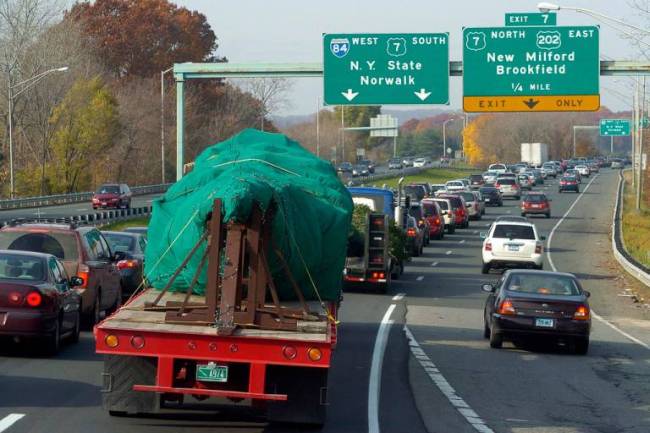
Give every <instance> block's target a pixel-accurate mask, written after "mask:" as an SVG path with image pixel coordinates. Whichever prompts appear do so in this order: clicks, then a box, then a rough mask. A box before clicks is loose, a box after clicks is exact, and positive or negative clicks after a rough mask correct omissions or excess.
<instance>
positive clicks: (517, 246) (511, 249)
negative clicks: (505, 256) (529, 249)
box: [508, 245, 519, 251]
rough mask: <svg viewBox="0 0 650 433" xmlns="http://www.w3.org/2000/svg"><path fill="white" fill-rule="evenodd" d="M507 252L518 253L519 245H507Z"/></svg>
mask: <svg viewBox="0 0 650 433" xmlns="http://www.w3.org/2000/svg"><path fill="white" fill-rule="evenodd" d="M508 251H519V245H508Z"/></svg>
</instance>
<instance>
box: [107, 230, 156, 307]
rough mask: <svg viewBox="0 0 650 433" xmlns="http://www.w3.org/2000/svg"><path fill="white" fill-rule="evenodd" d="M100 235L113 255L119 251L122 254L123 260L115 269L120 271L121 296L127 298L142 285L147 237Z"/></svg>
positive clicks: (123, 233) (116, 234) (123, 234)
mask: <svg viewBox="0 0 650 433" xmlns="http://www.w3.org/2000/svg"><path fill="white" fill-rule="evenodd" d="M102 234H103V235H104V238H106V241H107V242H108V244H109V245H110V247H111V251H112V252H113V253H115V252H116V251H120V252H122V253H123V254H124V258H123V259H122V260H120V261H119V262H117V269H119V271H120V277H121V284H122V296H124V297H129V296H131V295H132V294H133V292H134V291H135V290H136V289H137V288H138V287H139V286H140V284H141V283H142V274H143V268H144V250H145V248H146V247H147V237H146V236H144V235H142V234H139V233H127V232H109V231H102Z"/></svg>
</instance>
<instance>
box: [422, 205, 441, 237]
mask: <svg viewBox="0 0 650 433" xmlns="http://www.w3.org/2000/svg"><path fill="white" fill-rule="evenodd" d="M421 203H422V207H423V208H424V217H425V218H426V219H427V221H428V222H429V238H430V239H438V240H440V239H442V238H443V237H444V236H445V219H444V217H443V215H442V210H441V209H440V206H439V205H438V203H436V202H435V201H434V200H433V199H424V200H422V202H421Z"/></svg>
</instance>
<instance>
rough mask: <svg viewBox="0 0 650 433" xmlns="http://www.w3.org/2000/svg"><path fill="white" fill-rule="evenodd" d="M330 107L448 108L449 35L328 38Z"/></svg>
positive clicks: (325, 62)
mask: <svg viewBox="0 0 650 433" xmlns="http://www.w3.org/2000/svg"><path fill="white" fill-rule="evenodd" d="M323 83H324V87H325V89H324V95H325V97H324V100H325V104H327V105H383V104H448V103H449V34H448V33H394V34H387V33H373V34H369V33H363V34H325V35H323Z"/></svg>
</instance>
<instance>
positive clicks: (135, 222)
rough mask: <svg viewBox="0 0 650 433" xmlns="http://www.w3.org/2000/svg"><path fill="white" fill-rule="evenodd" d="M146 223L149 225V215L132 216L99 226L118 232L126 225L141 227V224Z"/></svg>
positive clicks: (144, 224)
mask: <svg viewBox="0 0 650 433" xmlns="http://www.w3.org/2000/svg"><path fill="white" fill-rule="evenodd" d="M148 225H149V217H138V218H132V219H128V220H123V221H116V222H114V223H110V224H106V225H103V226H101V229H102V230H111V231H115V232H119V231H122V230H124V229H125V228H128V227H141V226H145V227H146V226H148Z"/></svg>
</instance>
